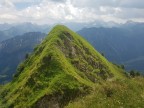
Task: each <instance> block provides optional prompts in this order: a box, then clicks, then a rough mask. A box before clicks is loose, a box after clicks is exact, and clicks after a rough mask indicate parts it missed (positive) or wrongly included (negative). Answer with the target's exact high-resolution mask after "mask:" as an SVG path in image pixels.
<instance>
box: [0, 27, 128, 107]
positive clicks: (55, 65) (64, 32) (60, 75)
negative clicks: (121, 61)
mask: <svg viewBox="0 0 144 108" xmlns="http://www.w3.org/2000/svg"><path fill="white" fill-rule="evenodd" d="M125 79H127V78H126V77H125V75H124V71H123V70H122V69H120V68H118V67H117V66H115V65H113V64H111V63H110V62H108V61H107V60H106V59H105V58H104V57H103V56H102V55H101V54H100V53H98V52H97V51H96V50H95V49H94V48H93V47H92V46H91V45H90V44H89V43H87V41H85V40H84V39H83V38H82V37H80V36H79V35H78V34H76V33H75V32H73V31H71V30H69V29H68V28H67V27H65V26H62V25H57V26H55V27H54V28H53V29H52V31H51V32H50V33H49V34H48V36H47V37H46V38H45V40H44V41H43V42H42V43H41V44H40V45H38V46H37V47H36V48H35V49H34V52H33V53H32V54H31V55H30V56H29V57H28V59H26V60H25V61H24V62H23V63H21V64H20V66H19V67H18V69H17V74H16V75H15V77H14V79H13V81H12V82H11V83H9V84H7V85H5V86H4V87H3V89H2V91H0V106H2V107H4V108H7V107H12V108H13V107H14V108H21V107H22V106H23V107H26V108H29V107H34V108H46V107H47V106H48V107H50V108H63V107H65V106H67V105H68V103H69V102H73V101H74V100H75V99H77V98H79V97H84V96H86V95H87V94H89V93H91V91H94V90H96V89H97V88H99V86H101V84H104V83H106V82H107V83H108V82H113V81H116V80H120V81H122V80H125Z"/></svg>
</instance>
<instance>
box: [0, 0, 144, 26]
mask: <svg viewBox="0 0 144 108" xmlns="http://www.w3.org/2000/svg"><path fill="white" fill-rule="evenodd" d="M128 20H131V21H136V22H144V0H0V23H22V22H32V23H37V24H55V23H92V22H95V21H104V22H116V23H124V22H126V21H128Z"/></svg>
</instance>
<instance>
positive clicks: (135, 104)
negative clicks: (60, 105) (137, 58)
mask: <svg viewBox="0 0 144 108" xmlns="http://www.w3.org/2000/svg"><path fill="white" fill-rule="evenodd" d="M143 107H144V78H141V77H137V78H134V79H129V80H128V79H127V80H116V81H112V82H108V81H107V82H105V83H102V84H101V85H99V86H97V87H96V88H95V90H93V91H92V92H91V93H90V94H89V95H87V96H86V97H84V98H78V99H77V100H76V101H75V102H72V103H69V105H68V106H66V107H65V108H143Z"/></svg>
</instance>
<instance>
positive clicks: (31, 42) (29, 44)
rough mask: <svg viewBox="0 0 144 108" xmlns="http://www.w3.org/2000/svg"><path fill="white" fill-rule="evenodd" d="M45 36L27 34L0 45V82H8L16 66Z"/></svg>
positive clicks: (42, 34)
mask: <svg viewBox="0 0 144 108" xmlns="http://www.w3.org/2000/svg"><path fill="white" fill-rule="evenodd" d="M45 36H46V34H44V33H40V32H29V33H25V34H23V35H21V36H16V37H13V38H11V39H8V40H5V41H2V42H1V43H0V82H1V83H2V82H5V81H10V80H11V78H12V75H13V74H14V73H15V72H16V68H17V65H18V64H19V63H20V62H21V61H22V60H24V58H25V55H26V54H27V53H30V52H31V51H33V48H34V47H35V46H36V45H37V44H39V43H40V42H41V41H42V40H43V38H44V37H45Z"/></svg>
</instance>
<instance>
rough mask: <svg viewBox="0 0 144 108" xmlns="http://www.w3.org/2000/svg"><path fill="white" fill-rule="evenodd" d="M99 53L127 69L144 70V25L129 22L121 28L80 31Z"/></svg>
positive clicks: (85, 29)
mask: <svg viewBox="0 0 144 108" xmlns="http://www.w3.org/2000/svg"><path fill="white" fill-rule="evenodd" d="M78 33H79V34H81V35H82V36H84V38H86V39H87V40H88V41H89V42H90V43H91V44H92V45H93V46H94V47H95V48H96V49H97V50H98V51H100V52H101V53H104V54H105V56H106V57H107V58H108V59H109V60H110V61H112V62H114V63H119V64H125V66H126V68H127V69H128V70H129V69H136V70H140V71H143V70H144V67H143V65H144V59H143V58H144V48H143V47H144V42H143V40H144V24H143V23H134V22H128V23H126V24H124V25H121V26H120V27H112V28H103V27H101V28H95V27H93V28H84V29H82V30H80V31H78Z"/></svg>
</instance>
